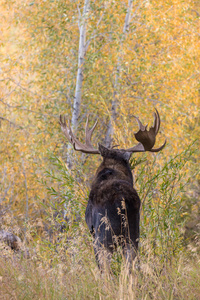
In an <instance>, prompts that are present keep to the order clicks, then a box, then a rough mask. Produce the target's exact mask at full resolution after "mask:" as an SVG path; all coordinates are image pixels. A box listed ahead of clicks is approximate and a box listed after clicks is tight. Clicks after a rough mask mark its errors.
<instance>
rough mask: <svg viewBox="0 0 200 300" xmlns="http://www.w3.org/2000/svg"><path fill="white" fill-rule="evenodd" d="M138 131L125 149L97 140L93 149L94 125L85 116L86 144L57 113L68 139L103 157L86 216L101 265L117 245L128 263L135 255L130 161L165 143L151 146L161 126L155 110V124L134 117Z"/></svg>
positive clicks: (136, 216) (136, 203) (136, 215)
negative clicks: (133, 154)
mask: <svg viewBox="0 0 200 300" xmlns="http://www.w3.org/2000/svg"><path fill="white" fill-rule="evenodd" d="M135 118H136V120H137V122H138V125H139V131H138V132H137V133H135V138H136V140H137V141H138V144H137V145H136V146H134V147H132V148H128V149H113V148H111V149H108V148H106V147H104V146H103V145H101V144H99V146H98V149H95V148H94V147H93V146H92V144H91V136H92V133H93V131H94V129H95V127H96V125H97V122H96V123H95V124H94V126H93V127H92V128H91V129H89V128H88V118H87V122H86V129H85V134H86V136H85V144H83V143H81V142H80V141H79V140H78V139H77V138H76V137H75V136H74V134H73V132H72V130H71V127H70V125H69V124H68V126H67V124H66V120H65V117H64V118H62V117H61V116H60V125H61V129H62V131H63V133H64V134H65V136H66V137H67V139H68V141H69V142H70V143H71V144H72V145H73V147H74V149H75V150H77V151H81V152H83V153H90V154H100V155H101V156H102V158H103V161H102V163H101V164H100V166H99V167H98V169H97V171H96V174H95V176H94V179H93V182H92V185H91V191H90V194H89V200H88V204H87V208H86V213H85V219H86V223H87V225H88V227H89V230H90V232H91V234H92V235H93V238H94V242H93V245H94V252H95V257H96V260H97V263H98V265H99V267H100V268H101V267H102V265H103V259H102V257H104V258H105V252H106V253H107V254H108V256H107V257H109V256H110V255H111V254H112V253H113V251H114V250H115V249H116V246H117V245H120V246H121V247H122V249H123V254H124V257H125V258H126V261H127V262H128V263H131V262H132V261H133V259H134V258H135V257H136V255H137V250H138V242H139V220H140V198H139V196H138V194H137V192H136V190H135V189H134V188H133V176H132V172H131V168H130V164H129V160H130V157H131V155H132V153H134V152H145V151H150V152H159V151H161V150H162V149H163V148H164V146H165V144H166V141H165V142H164V144H163V145H162V146H161V147H159V148H156V149H153V146H154V144H155V139H156V135H157V133H158V131H159V127H160V117H159V113H158V111H157V110H156V111H155V113H154V125H153V126H152V127H151V128H150V129H149V130H147V126H144V125H143V124H142V123H141V122H140V120H139V119H138V118H137V117H135Z"/></svg>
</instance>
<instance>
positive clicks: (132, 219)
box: [86, 145, 140, 266]
mask: <svg viewBox="0 0 200 300" xmlns="http://www.w3.org/2000/svg"><path fill="white" fill-rule="evenodd" d="M99 151H100V154H101V156H102V157H103V162H102V163H101V165H100V166H99V168H98V169H97V171H96V175H95V178H94V180H93V182H92V186H91V192H90V195H89V200H88V205H87V209H86V223H87V225H88V227H89V229H90V232H91V233H92V234H93V237H94V251H95V255H96V259H97V262H98V264H99V266H101V265H102V262H101V258H100V256H101V252H102V250H107V251H108V252H109V253H113V251H114V250H115V247H116V245H121V246H122V248H123V252H124V255H125V257H126V259H127V260H128V261H129V262H131V261H132V260H133V259H134V258H135V256H136V253H137V249H138V240H139V209H140V199H139V196H138V194H137V192H136V191H135V189H134V188H133V177H132V173H131V169H130V165H129V159H130V156H131V154H130V153H128V152H126V151H123V150H113V149H111V150H110V149H107V148H105V147H103V146H101V145H100V146H99Z"/></svg>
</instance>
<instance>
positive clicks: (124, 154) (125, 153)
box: [122, 151, 132, 162]
mask: <svg viewBox="0 0 200 300" xmlns="http://www.w3.org/2000/svg"><path fill="white" fill-rule="evenodd" d="M131 154H132V153H131V152H127V151H124V152H123V153H122V157H123V159H124V160H125V161H126V162H129V159H130V158H131Z"/></svg>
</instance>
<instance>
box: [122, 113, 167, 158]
mask: <svg viewBox="0 0 200 300" xmlns="http://www.w3.org/2000/svg"><path fill="white" fill-rule="evenodd" d="M134 117H135V116H134ZM135 118H136V120H137V122H138V125H139V131H138V132H136V133H135V134H134V135H135V138H136V140H137V141H138V142H139V143H138V144H137V145H136V146H134V147H132V148H129V149H127V150H126V151H129V152H145V151H150V152H159V151H161V150H162V149H163V148H164V147H165V145H166V140H165V142H164V144H163V145H162V146H161V147H159V148H156V149H152V148H153V146H154V144H155V141H156V135H157V133H158V131H159V128H160V116H159V113H158V111H157V109H156V108H155V112H154V124H153V126H152V127H150V129H149V130H147V125H146V126H144V125H143V124H142V123H141V121H140V120H139V118H138V117H135Z"/></svg>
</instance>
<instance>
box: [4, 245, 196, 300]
mask: <svg viewBox="0 0 200 300" xmlns="http://www.w3.org/2000/svg"><path fill="white" fill-rule="evenodd" d="M56 255H59V254H58V253H57V254H56V253H55V256H56ZM55 259H56V260H59V257H55ZM115 264H117V263H116V262H115ZM113 268H114V272H113V274H109V273H107V272H105V273H104V274H101V273H100V272H99V270H98V268H97V266H96V263H95V261H94V256H93V254H92V252H90V251H89V250H88V251H84V253H83V252H82V253H79V255H76V256H75V257H72V256H66V258H65V260H63V261H62V262H59V263H53V261H50V262H48V261H46V262H45V263H44V262H41V261H40V259H39V258H37V259H36V257H34V258H33V257H32V258H30V259H24V258H20V257H18V256H17V255H16V254H15V255H13V254H12V253H9V255H7V256H2V257H1V258H0V281H1V284H0V299H3V300H4V299H5V300H7V299H9V300H10V299H56V300H57V299H180V300H183V299H187V300H190V299H195V300H196V299H200V260H199V259H198V258H197V257H196V259H190V260H187V259H186V258H185V257H183V255H182V256H180V257H179V258H176V259H175V258H172V259H171V261H168V262H165V263H164V262H162V261H161V259H160V258H159V257H154V256H153V255H148V257H145V256H142V257H141V258H140V268H139V269H138V268H137V269H136V268H135V269H133V272H132V274H131V275H129V272H128V270H127V269H126V267H125V266H124V265H123V264H121V265H120V268H121V270H120V272H119V273H118V274H117V275H116V272H115V271H116V268H117V267H116V266H115V265H114V267H113ZM118 268H119V266H118Z"/></svg>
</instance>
